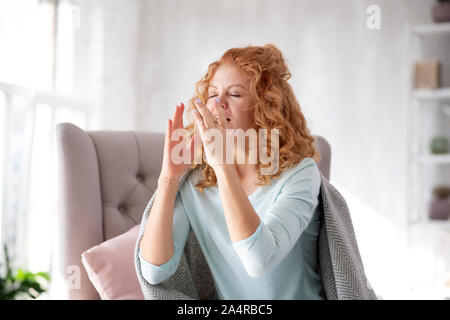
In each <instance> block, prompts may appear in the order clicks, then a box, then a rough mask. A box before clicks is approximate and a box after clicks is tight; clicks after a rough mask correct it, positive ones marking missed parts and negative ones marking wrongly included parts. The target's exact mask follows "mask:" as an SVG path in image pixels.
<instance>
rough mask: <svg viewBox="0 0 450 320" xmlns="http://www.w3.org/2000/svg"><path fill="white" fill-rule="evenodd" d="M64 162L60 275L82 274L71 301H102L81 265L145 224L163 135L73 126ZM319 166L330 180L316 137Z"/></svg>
mask: <svg viewBox="0 0 450 320" xmlns="http://www.w3.org/2000/svg"><path fill="white" fill-rule="evenodd" d="M56 137H57V147H58V157H59V177H60V182H59V185H60V194H59V208H60V213H59V223H60V224H59V230H60V237H59V241H60V253H59V254H60V270H59V271H60V273H61V274H62V276H63V278H64V279H68V277H69V276H70V273H68V270H70V269H68V267H69V266H73V265H75V266H78V267H79V270H80V272H81V279H80V280H81V285H80V288H79V289H70V288H69V286H68V287H67V297H68V298H69V299H99V298H100V297H99V295H98V293H97V291H96V290H95V288H94V286H93V285H92V284H91V282H90V281H89V278H88V275H87V273H86V272H85V269H84V267H83V265H82V263H81V253H82V252H83V251H85V250H87V249H89V248H91V247H93V246H95V245H98V244H100V243H102V242H104V241H106V240H109V239H111V238H113V237H115V236H117V235H119V234H122V233H124V232H126V231H128V230H129V229H130V228H131V227H133V226H134V225H136V224H139V223H140V222H141V218H142V214H143V212H144V210H145V207H146V205H147V203H148V201H149V200H150V197H151V195H152V194H153V192H154V191H155V189H156V186H157V180H158V176H159V173H160V170H161V164H162V156H163V144H164V134H163V133H150V132H132V131H83V130H82V129H80V128H78V127H77V126H75V125H73V124H70V123H60V124H58V125H57V126H56ZM315 146H316V148H317V149H318V151H319V152H320V154H321V158H322V159H321V160H320V162H319V163H318V166H319V169H320V171H321V172H322V174H323V175H324V176H325V177H326V178H327V179H329V174H330V157H331V149H330V145H329V144H328V142H327V141H326V140H325V139H324V138H322V137H320V136H316V141H315Z"/></svg>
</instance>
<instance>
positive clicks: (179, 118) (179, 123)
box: [175, 102, 184, 129]
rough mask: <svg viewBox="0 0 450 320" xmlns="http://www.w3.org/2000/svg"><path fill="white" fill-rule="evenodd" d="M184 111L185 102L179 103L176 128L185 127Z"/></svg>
mask: <svg viewBox="0 0 450 320" xmlns="http://www.w3.org/2000/svg"><path fill="white" fill-rule="evenodd" d="M183 112H184V104H183V103H182V102H181V103H180V104H179V105H178V110H177V118H176V120H175V121H176V122H175V128H176V129H180V128H183Z"/></svg>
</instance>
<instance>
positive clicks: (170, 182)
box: [158, 173, 180, 187]
mask: <svg viewBox="0 0 450 320" xmlns="http://www.w3.org/2000/svg"><path fill="white" fill-rule="evenodd" d="M179 179H180V177H172V176H169V175H166V174H163V173H161V174H160V175H159V178H158V187H160V186H162V185H167V186H174V185H175V186H176V185H178V180H179Z"/></svg>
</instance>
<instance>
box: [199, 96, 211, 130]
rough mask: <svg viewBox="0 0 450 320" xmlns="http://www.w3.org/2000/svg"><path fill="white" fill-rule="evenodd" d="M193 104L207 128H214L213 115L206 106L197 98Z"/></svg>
mask: <svg viewBox="0 0 450 320" xmlns="http://www.w3.org/2000/svg"><path fill="white" fill-rule="evenodd" d="M195 104H196V106H197V110H198V112H200V115H201V116H202V118H203V122H204V123H205V125H206V127H207V128H214V115H213V114H212V113H211V111H209V110H208V108H207V107H206V106H205V105H204V104H203V103H202V102H201V101H200V100H199V99H197V100H195Z"/></svg>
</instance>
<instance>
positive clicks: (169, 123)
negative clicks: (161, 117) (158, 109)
mask: <svg viewBox="0 0 450 320" xmlns="http://www.w3.org/2000/svg"><path fill="white" fill-rule="evenodd" d="M171 137H172V120H170V119H168V120H167V126H166V138H165V140H164V153H165V155H168V152H169V151H170V144H171V141H170V139H171Z"/></svg>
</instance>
